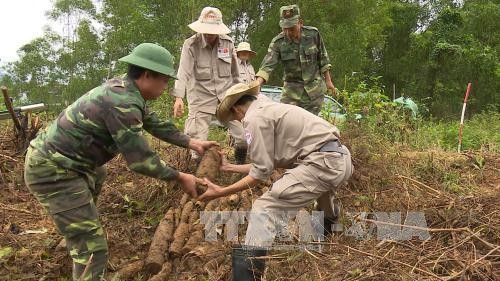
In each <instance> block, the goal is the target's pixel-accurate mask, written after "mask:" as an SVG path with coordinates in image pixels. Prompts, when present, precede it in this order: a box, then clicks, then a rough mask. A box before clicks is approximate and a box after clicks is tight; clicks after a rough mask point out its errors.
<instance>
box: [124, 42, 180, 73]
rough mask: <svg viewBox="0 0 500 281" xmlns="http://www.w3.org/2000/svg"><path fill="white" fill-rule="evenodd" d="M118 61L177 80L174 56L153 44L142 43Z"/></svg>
mask: <svg viewBox="0 0 500 281" xmlns="http://www.w3.org/2000/svg"><path fill="white" fill-rule="evenodd" d="M118 61H121V62H126V63H128V64H133V65H136V66H139V67H142V68H145V69H149V70H152V71H155V72H158V73H161V74H165V75H167V76H170V77H172V78H174V79H177V76H176V75H175V69H174V56H172V54H170V52H169V51H168V50H167V49H165V48H163V47H161V46H159V45H156V44H153V43H142V44H140V45H139V46H137V47H135V48H134V49H133V50H132V52H131V53H130V54H129V55H127V56H124V57H123V58H120V59H118Z"/></svg>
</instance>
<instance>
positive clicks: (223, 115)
mask: <svg viewBox="0 0 500 281" xmlns="http://www.w3.org/2000/svg"><path fill="white" fill-rule="evenodd" d="M259 90H260V83H259V82H258V81H252V82H250V84H246V83H238V84H236V85H233V86H232V87H231V88H229V89H227V91H226V95H225V96H224V99H223V100H222V102H221V103H220V104H219V106H218V107H217V112H216V116H217V119H218V120H219V121H220V122H227V121H231V120H234V119H235V117H234V113H233V112H232V111H231V107H233V106H234V104H235V103H236V102H237V101H238V100H239V99H240V98H241V97H242V96H244V95H252V96H257V95H258V94H259Z"/></svg>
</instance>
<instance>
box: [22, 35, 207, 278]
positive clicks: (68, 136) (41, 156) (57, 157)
mask: <svg viewBox="0 0 500 281" xmlns="http://www.w3.org/2000/svg"><path fill="white" fill-rule="evenodd" d="M120 61H122V62H126V63H128V64H129V69H128V73H127V75H126V76H125V77H123V78H114V79H112V80H110V81H108V82H106V83H104V84H103V85H101V86H99V87H97V88H94V89H92V90H91V91H90V92H88V93H86V94H85V95H83V96H82V97H80V98H79V99H78V100H77V101H75V102H74V103H73V104H71V105H70V106H69V107H67V108H66V109H65V110H64V111H63V112H62V113H61V114H60V115H59V117H58V118H57V119H56V120H55V121H54V122H53V123H52V124H51V125H50V126H49V127H48V128H47V130H46V131H44V132H42V133H41V134H40V135H38V137H37V138H36V139H34V140H33V141H32V142H31V144H30V147H29V149H28V153H27V155H26V163H25V181H26V185H27V186H28V189H29V190H30V192H31V193H33V194H34V195H35V197H36V198H37V199H38V201H40V203H41V204H42V205H43V207H44V208H45V209H46V210H47V211H48V213H49V215H50V216H51V217H52V219H53V220H54V223H55V225H56V227H57V229H58V231H59V232H60V233H61V234H62V235H63V236H64V238H65V240H66V244H67V248H68V250H69V253H70V255H71V257H72V259H73V279H74V280H79V279H80V278H82V277H83V280H101V279H103V278H104V273H105V271H106V264H107V260H108V245H107V242H106V238H105V235H104V230H103V228H102V225H101V223H100V221H99V218H98V212H97V209H96V200H97V196H98V195H99V192H100V190H101V187H102V183H103V181H104V177H105V169H104V167H103V165H104V164H105V163H106V162H108V161H109V160H111V159H112V158H113V157H114V156H116V155H117V154H118V153H121V154H122V155H123V156H124V158H125V160H126V161H127V164H128V166H129V168H130V169H132V170H133V171H135V172H138V173H141V174H144V175H148V176H151V177H155V178H158V179H162V180H165V181H172V180H176V181H178V182H179V183H180V185H181V186H182V189H183V190H184V191H185V192H187V193H189V194H190V195H191V196H193V197H196V190H195V185H196V182H197V180H198V179H197V178H196V177H194V176H193V175H190V174H185V173H181V172H178V171H176V170H175V169H173V168H171V167H169V166H167V165H166V164H165V163H164V162H163V161H162V160H161V159H160V157H159V156H158V155H157V154H156V153H155V152H153V151H152V150H151V148H150V147H149V145H148V142H147V140H146V139H145V138H144V136H143V129H144V130H146V131H148V132H149V133H151V134H152V135H153V136H155V137H157V138H159V139H161V140H164V141H166V142H169V143H172V144H175V145H177V146H181V147H189V148H191V149H194V150H196V151H198V152H199V153H203V152H204V150H205V149H206V148H208V147H209V146H211V145H213V144H214V142H208V141H199V140H195V139H190V138H189V137H188V136H186V135H184V134H183V133H181V132H179V131H178V130H177V128H176V127H175V126H174V125H173V124H171V123H169V122H166V121H162V120H160V119H159V118H158V117H157V116H156V115H155V114H154V113H153V112H150V111H149V109H148V107H147V105H146V101H147V100H153V99H156V98H158V97H159V96H160V95H161V94H162V93H163V92H164V90H165V88H166V86H167V82H168V80H169V78H176V75H175V71H174V69H173V57H172V55H171V54H170V53H169V52H168V51H167V50H166V49H164V48H163V47H160V46H158V45H155V44H151V43H143V44H141V45H139V46H137V47H136V48H135V49H134V50H133V51H132V53H131V54H129V55H128V56H125V57H123V58H121V59H120ZM88 263H90V264H89V267H88V270H87V273H86V274H85V276H82V275H83V272H84V269H85V267H86V265H87V264H88Z"/></svg>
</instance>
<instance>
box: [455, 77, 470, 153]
mask: <svg viewBox="0 0 500 281" xmlns="http://www.w3.org/2000/svg"><path fill="white" fill-rule="evenodd" d="M471 86H472V83H469V84H467V91H466V92H465V98H464V106H463V107H462V117H461V118H460V128H459V130H458V153H460V150H461V149H462V129H463V127H464V116H465V108H466V107H467V99H468V98H469V93H470V88H471Z"/></svg>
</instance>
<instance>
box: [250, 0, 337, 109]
mask: <svg viewBox="0 0 500 281" xmlns="http://www.w3.org/2000/svg"><path fill="white" fill-rule="evenodd" d="M280 27H281V28H282V30H283V31H282V32H281V33H280V34H278V36H276V37H274V38H273V40H272V41H271V44H270V45H269V49H268V53H267V55H266V56H265V57H264V60H263V61H262V64H261V66H260V70H259V71H258V72H257V74H256V75H255V76H256V77H257V80H258V81H259V83H260V84H263V83H265V82H266V81H268V80H269V75H270V74H271V72H273V70H274V69H275V68H276V66H277V65H278V63H280V62H281V63H282V65H283V72H284V73H283V81H284V88H283V93H282V97H281V102H283V103H288V104H293V105H297V106H300V107H302V108H304V109H306V110H308V111H310V112H312V113H314V114H318V113H319V111H320V109H321V105H322V104H323V98H324V95H325V93H326V92H327V90H330V91H332V93H333V94H335V86H334V85H333V82H332V79H331V77H330V67H331V64H330V59H329V58H328V54H327V52H326V48H325V44H324V42H323V39H322V38H321V35H320V34H319V31H318V29H316V28H315V27H312V26H304V25H303V21H302V19H301V18H300V10H299V7H298V6H297V5H290V6H283V7H281V8H280Z"/></svg>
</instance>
